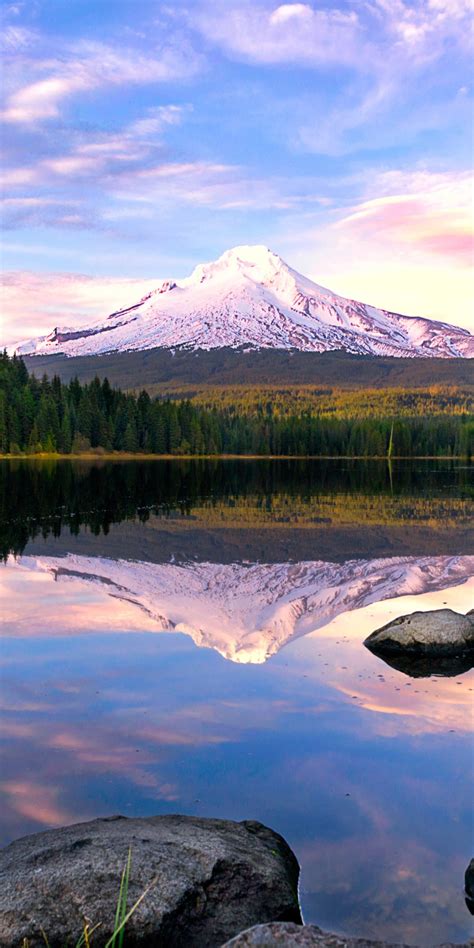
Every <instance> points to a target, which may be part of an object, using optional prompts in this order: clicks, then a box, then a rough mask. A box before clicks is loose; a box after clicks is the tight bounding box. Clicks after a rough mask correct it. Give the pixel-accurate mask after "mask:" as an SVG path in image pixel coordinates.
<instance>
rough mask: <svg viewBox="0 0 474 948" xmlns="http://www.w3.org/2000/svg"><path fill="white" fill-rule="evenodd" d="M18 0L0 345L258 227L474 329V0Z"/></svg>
mask: <svg viewBox="0 0 474 948" xmlns="http://www.w3.org/2000/svg"><path fill="white" fill-rule="evenodd" d="M1 9H2V21H3V22H2V27H3V43H4V47H5V49H4V68H3V80H4V81H3V87H4V102H3V105H2V119H3V131H2V142H3V146H4V157H3V160H2V168H3V222H4V224H3V228H4V230H3V236H4V245H3V254H2V264H3V268H4V271H5V277H4V283H5V287H4V301H5V302H4V311H3V325H2V326H1V332H2V337H4V338H2V340H1V341H2V342H3V341H5V342H10V341H13V340H16V339H18V338H21V337H25V336H27V335H30V334H31V333H35V332H38V331H47V330H48V329H50V328H51V326H52V325H54V324H56V322H61V323H63V324H71V323H80V322H84V321H90V319H91V316H93V317H94V318H98V317H100V316H102V315H106V313H107V312H108V311H109V309H110V308H113V307H114V306H115V305H117V304H120V303H121V302H125V303H127V302H133V301H134V300H135V299H136V298H137V296H139V295H140V294H141V292H142V290H144V289H148V287H149V286H150V285H153V284H155V283H156V282H157V281H158V280H159V279H161V278H164V277H166V276H175V277H179V276H184V275H186V274H187V273H188V272H189V271H190V270H191V269H192V267H193V266H194V265H195V264H196V263H197V262H200V261H203V260H209V259H214V258H215V257H216V256H218V255H219V254H220V253H222V252H223V251H224V250H225V249H227V248H228V247H231V246H234V245H236V244H241V243H264V244H267V245H269V246H270V247H271V248H272V249H273V250H275V251H277V252H279V253H281V255H282V256H283V257H284V258H285V259H287V261H288V262H290V263H291V264H292V265H293V266H295V267H296V268H297V269H300V270H301V271H302V272H304V273H306V274H308V275H309V276H311V277H313V278H314V279H315V280H316V281H317V282H320V283H322V284H325V285H329V286H331V287H332V288H333V289H335V290H337V291H339V292H341V293H344V294H346V295H349V296H353V297H356V298H360V299H363V300H365V301H367V302H373V303H376V304H378V305H382V306H385V307H387V308H393V309H395V310H398V311H403V312H407V313H411V314H419V315H428V316H432V317H434V318H440V319H442V318H445V319H448V320H450V321H452V322H455V323H457V324H460V325H464V326H468V327H471V326H472V296H471V295H470V294H471V293H472V278H471V277H470V275H469V264H470V263H472V244H471V243H470V242H469V240H470V238H469V231H470V218H471V214H472V203H471V201H472V190H471V188H472V185H471V182H470V168H471V165H472V70H471V68H470V56H471V55H472V48H470V39H471V35H472V33H471V24H472V19H471V17H472V14H471V12H470V11H471V4H470V2H468V0H416V2H404V0H367V2H365V0H362V2H360V0H358V2H354V3H351V2H347V0H334V2H332V3H330V2H325V3H315V2H307V3H283V4H279V3H278V0H255V2H252V3H250V2H247V0H212V2H211V0H194V2H192V3H187V2H179V0H178V2H176V0H175V2H173V3H161V2H157V0H154V2H152V0H133V2H131V0H96V2H94V3H92V2H91V0H68V2H67V3H66V2H64V0H28V2H22V0H19V2H13V3H3V4H2V7H1Z"/></svg>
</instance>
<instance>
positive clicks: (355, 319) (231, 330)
mask: <svg viewBox="0 0 474 948" xmlns="http://www.w3.org/2000/svg"><path fill="white" fill-rule="evenodd" d="M177 346H186V347H189V348H191V349H215V348H219V347H223V346H231V347H234V348H236V347H239V346H244V347H248V348H251V349H259V348H275V349H290V348H295V349H301V350H304V351H308V352H309V351H312V352H325V351H328V350H331V349H344V350H346V351H347V352H352V353H356V354H365V355H378V356H413V357H415V356H416V357H429V356H441V357H443V358H454V357H456V356H457V357H459V356H461V357H466V358H467V357H474V335H472V334H471V333H470V332H469V331H468V330H467V329H461V328H458V327H456V326H451V325H450V324H449V323H441V322H436V321H434V320H430V319H423V318H418V317H410V316H400V315H398V314H396V313H390V312H388V311H386V310H382V309H376V307H375V306H368V305H366V304H365V303H358V302H356V301H355V300H349V299H345V298H344V297H343V296H338V295H337V294H336V293H332V292H331V290H327V289H324V288H323V287H322V286H318V285H317V284H316V283H313V282H312V281H311V280H309V279H307V278H306V277H304V276H301V274H300V273H297V272H296V270H292V269H291V267H289V266H288V265H287V264H286V263H285V262H284V261H283V260H282V259H281V257H279V256H278V255H277V254H275V253H272V252H271V251H270V250H268V249H267V248H266V247H263V246H253V247H245V246H244V247H234V249H233V250H227V251H226V253H224V254H223V255H222V256H221V257H219V259H218V260H216V261H215V262H214V263H207V264H200V265H199V266H197V267H196V268H195V270H194V271H193V273H192V274H191V276H190V277H187V278H186V279H184V280H166V281H164V282H162V283H161V284H160V285H159V286H158V287H157V289H156V290H153V291H152V292H151V293H149V294H148V295H147V296H145V297H144V298H143V299H142V300H140V301H139V302H138V303H137V304H136V305H135V306H129V307H127V308H126V309H122V310H119V311H118V312H115V313H112V314H111V315H110V316H108V317H107V318H106V319H105V320H103V321H102V322H100V323H97V324H95V325H93V326H90V327H87V328H82V329H74V328H59V327H57V328H56V329H54V330H53V331H52V332H51V333H50V334H49V335H48V336H42V337H41V338H37V339H32V340H30V341H29V342H23V343H22V344H19V345H17V346H16V350H15V351H16V352H17V353H18V354H19V355H47V354H50V355H53V354H59V353H63V354H64V355H66V356H84V355H99V354H103V353H106V352H126V351H131V350H141V349H154V348H160V347H162V348H171V349H173V348H175V347H177Z"/></svg>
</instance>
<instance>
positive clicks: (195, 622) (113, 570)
mask: <svg viewBox="0 0 474 948" xmlns="http://www.w3.org/2000/svg"><path fill="white" fill-rule="evenodd" d="M21 564H22V565H23V566H26V567H29V568H31V569H33V570H38V569H39V570H47V571H48V572H50V573H51V574H52V575H53V576H54V578H55V580H57V581H64V580H71V579H72V580H73V579H81V580H86V581H90V582H92V583H98V584H100V585H101V586H103V587H104V589H105V590H106V591H107V593H108V594H109V595H110V596H113V597H114V598H117V599H124V600H127V602H132V603H135V604H136V605H137V606H138V607H140V608H141V609H144V610H145V612H146V613H147V614H148V615H150V616H151V617H152V618H153V619H154V620H155V621H156V623H157V628H158V629H161V630H168V631H175V632H184V633H185V634H186V635H190V636H191V638H192V639H193V640H194V642H195V643H196V645H198V646H203V647H205V648H213V649H216V651H218V652H219V653H220V654H221V655H223V656H224V658H227V659H230V660H231V661H233V662H240V663H254V664H258V663H262V662H265V661H266V660H267V659H268V658H269V657H270V656H271V655H274V654H275V653H276V652H278V651H279V650H280V648H282V647H283V646H284V645H285V644H286V643H287V642H289V641H290V639H294V638H298V637H299V636H302V635H306V634H307V633H309V632H313V631H314V630H315V629H320V628H321V627H323V626H325V625H327V624H328V623H329V622H331V620H332V619H334V618H335V617H336V616H337V615H339V614H341V613H343V612H349V611H351V610H353V609H359V608H361V607H362V606H366V605H369V604H371V603H374V602H379V601H381V600H383V599H391V598H394V597H397V596H405V595H416V594H419V593H424V592H431V591H435V590H437V589H446V588H448V587H449V586H456V585H459V584H460V583H462V582H464V581H465V580H467V579H468V578H469V577H471V576H473V575H474V556H428V557H421V558H419V557H393V558H388V559H375V560H347V561H346V562H344V563H331V562H325V561H323V560H319V561H318V560H316V561H304V562H299V563H250V564H244V563H232V564H216V563H196V562H184V563H179V564H178V563H164V564H162V563H160V564H157V563H146V562H139V561H138V562H137V561H132V562H130V561H128V560H112V559H105V558H99V557H98V558H95V557H87V556H79V555H75V554H71V553H70V554H68V555H67V556H65V557H62V558H57V557H56V558H55V557H40V558H38V559H36V558H34V557H22V558H21Z"/></svg>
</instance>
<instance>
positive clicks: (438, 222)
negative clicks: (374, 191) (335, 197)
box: [335, 171, 474, 265]
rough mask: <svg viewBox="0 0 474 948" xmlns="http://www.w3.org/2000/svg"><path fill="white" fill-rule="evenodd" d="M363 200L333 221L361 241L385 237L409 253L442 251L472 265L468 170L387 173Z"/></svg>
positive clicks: (473, 188)
mask: <svg viewBox="0 0 474 948" xmlns="http://www.w3.org/2000/svg"><path fill="white" fill-rule="evenodd" d="M377 186H378V188H379V190H380V191H382V195H381V196H379V197H375V198H372V199H370V200H368V201H363V202H362V203H360V204H357V205H356V206H355V207H353V208H352V209H351V213H349V214H347V215H346V216H345V217H343V218H342V219H341V220H339V221H338V222H337V224H336V225H335V226H336V228H337V229H339V230H344V231H346V233H350V234H351V235H352V237H353V238H355V239H357V240H359V239H361V238H363V239H365V240H371V241H374V242H379V241H383V242H384V243H386V244H389V245H392V246H396V247H398V248H401V247H406V248H407V249H409V250H410V252H411V253H413V252H417V253H422V254H428V255H431V254H434V255H440V256H443V257H445V258H449V259H450V260H452V261H453V262H455V263H459V264H461V265H469V264H470V263H472V259H473V251H474V244H473V225H472V221H473V215H472V210H473V206H472V204H473V194H474V178H473V177H472V175H471V174H470V173H468V174H465V173H464V174H461V173H456V174H449V173H444V174H433V173H428V172H418V173H415V174H413V173H411V174H409V173H406V172H397V171H392V172H387V173H385V174H383V175H380V176H379V177H378V179H377V181H376V182H375V187H377Z"/></svg>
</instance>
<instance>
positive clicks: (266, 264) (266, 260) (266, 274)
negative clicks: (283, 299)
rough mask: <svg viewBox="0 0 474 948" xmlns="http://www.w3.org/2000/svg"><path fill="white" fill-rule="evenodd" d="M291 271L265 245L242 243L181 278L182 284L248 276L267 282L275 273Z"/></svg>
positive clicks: (187, 284)
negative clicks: (183, 278)
mask: <svg viewBox="0 0 474 948" xmlns="http://www.w3.org/2000/svg"><path fill="white" fill-rule="evenodd" d="M282 271H284V272H286V273H288V272H289V267H288V266H287V264H286V263H285V262H284V261H283V260H282V259H281V257H279V256H278V254H276V253H273V251H272V250H269V249H268V247H265V246H264V245H263V244H254V245H251V244H248V245H246V244H242V245H241V246H239V247H232V248H231V249H230V250H226V251H224V253H223V254H221V256H220V257H218V259H217V260H214V261H212V262H211V263H200V264H198V266H197V267H195V269H194V270H193V272H192V274H191V276H190V277H188V278H187V279H185V280H182V281H180V282H181V285H182V286H193V285H194V286H195V285H197V284H199V283H204V282H205V281H206V280H210V279H215V278H217V279H219V278H221V279H222V278H234V279H238V278H239V277H249V278H250V279H251V280H253V281H254V282H255V283H266V282H268V281H270V280H272V279H273V278H274V276H275V274H276V273H279V272H282Z"/></svg>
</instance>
